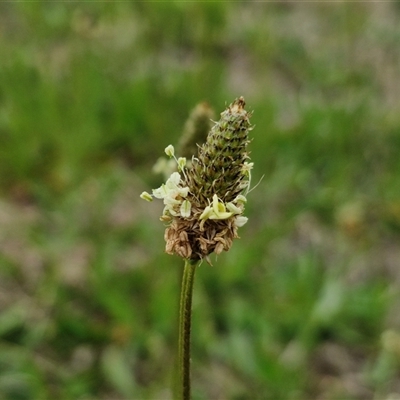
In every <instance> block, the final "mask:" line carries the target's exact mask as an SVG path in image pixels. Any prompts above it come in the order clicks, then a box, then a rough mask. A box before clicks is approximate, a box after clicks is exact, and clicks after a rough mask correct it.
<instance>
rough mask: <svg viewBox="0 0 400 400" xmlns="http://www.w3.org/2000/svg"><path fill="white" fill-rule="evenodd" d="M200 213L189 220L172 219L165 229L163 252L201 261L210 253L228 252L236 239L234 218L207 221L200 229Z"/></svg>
mask: <svg viewBox="0 0 400 400" xmlns="http://www.w3.org/2000/svg"><path fill="white" fill-rule="evenodd" d="M199 216H200V212H199V211H198V212H196V213H195V214H194V215H192V217H191V218H186V219H184V218H179V217H175V218H173V220H172V222H171V224H170V225H169V226H168V227H167V228H166V230H165V234H164V239H165V241H166V247H165V251H166V252H167V253H168V254H177V255H178V256H180V257H183V258H186V259H191V260H201V259H203V258H205V257H207V256H208V255H209V254H211V253H213V252H214V253H215V254H220V253H222V251H228V250H229V249H230V247H231V246H232V241H233V239H235V238H238V237H239V236H238V234H237V227H236V226H235V224H234V221H235V217H231V218H228V219H225V220H207V221H205V223H204V224H203V226H202V227H200V222H201V221H200V220H199Z"/></svg>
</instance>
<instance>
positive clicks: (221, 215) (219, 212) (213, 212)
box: [199, 194, 233, 220]
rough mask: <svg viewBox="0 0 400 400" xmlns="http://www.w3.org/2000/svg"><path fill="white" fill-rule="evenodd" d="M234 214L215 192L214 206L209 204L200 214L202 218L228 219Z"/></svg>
mask: <svg viewBox="0 0 400 400" xmlns="http://www.w3.org/2000/svg"><path fill="white" fill-rule="evenodd" d="M232 215H233V213H232V212H227V211H226V208H225V204H224V203H223V202H222V201H219V200H218V196H217V195H216V194H214V196H213V202H212V207H211V205H209V206H207V207H206V208H205V209H204V211H203V212H202V214H201V215H200V217H199V218H200V219H202V220H206V219H227V218H229V217H231V216H232Z"/></svg>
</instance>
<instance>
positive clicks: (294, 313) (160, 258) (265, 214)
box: [0, 1, 400, 400]
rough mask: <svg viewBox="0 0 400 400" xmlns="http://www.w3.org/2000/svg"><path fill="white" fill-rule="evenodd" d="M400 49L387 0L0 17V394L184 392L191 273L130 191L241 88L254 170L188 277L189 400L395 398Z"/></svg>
mask: <svg viewBox="0 0 400 400" xmlns="http://www.w3.org/2000/svg"><path fill="white" fill-rule="evenodd" d="M399 39H400V8H399V3H397V2H391V3H389V2H386V3H385V2H383V3H382V2H380V3H369V2H365V3H360V2H357V3H340V4H335V3H329V4H328V3H326V4H317V3H295V2H284V1H282V2H277V3H262V2H261V3H260V2H250V1H247V2H235V3H231V2H159V3H154V2H131V3H129V2H115V3H113V2H100V3H98V2H97V3H94V2H72V3H66V2H35V3H29V2H9V3H2V4H1V5H0V60H1V61H0V171H1V173H0V192H1V200H0V310H1V313H0V397H1V398H2V399H12V400H14V399H15V400H24V399H54V398H57V399H66V400H67V399H111V398H112V399H168V398H172V394H171V389H170V388H171V386H172V380H173V377H174V357H175V353H176V340H177V332H176V322H177V309H178V298H179V293H178V292H179V280H180V273H181V269H182V262H181V261H180V260H179V259H177V258H175V257H170V256H167V255H166V254H164V242H163V229H164V228H163V226H162V224H161V223H160V222H159V221H158V217H159V215H160V213H161V209H162V205H161V204H157V203H154V204H153V203H151V204H148V203H144V202H143V201H141V200H140V199H139V194H140V193H141V192H142V191H143V190H149V189H150V188H151V187H157V186H158V185H159V184H160V183H161V181H162V177H160V176H156V175H154V174H153V173H152V170H151V168H152V166H153V164H154V163H155V161H156V159H157V158H158V157H159V156H160V155H162V152H163V149H164V147H166V146H167V145H168V144H170V143H173V144H174V143H176V142H177V141H178V139H179V136H180V133H181V131H182V127H183V124H184V122H185V120H186V118H187V116H188V114H189V112H190V110H191V109H192V108H193V107H194V106H195V105H196V104H197V103H198V102H200V101H207V102H208V103H209V104H210V105H212V107H213V108H214V109H215V110H216V112H217V113H219V112H221V111H223V109H224V107H225V105H226V104H227V103H230V102H231V101H232V100H233V99H234V98H236V97H238V96H240V95H243V96H244V97H245V99H246V100H247V104H248V108H249V109H253V110H254V116H253V119H252V120H253V123H254V124H255V125H256V128H255V129H254V131H253V132H252V133H253V136H254V140H253V143H252V145H251V149H252V153H251V156H252V159H253V161H254V162H255V169H254V175H255V177H254V181H255V182H257V181H258V179H260V178H261V176H264V178H263V179H262V181H261V183H260V185H259V186H258V187H257V189H256V190H254V191H253V192H252V193H251V195H249V203H248V207H247V215H248V217H249V223H248V224H247V225H246V226H245V227H244V228H242V229H241V236H242V239H241V240H239V241H236V242H235V243H234V246H233V248H232V250H231V251H230V252H229V253H226V254H222V255H221V256H219V258H218V260H217V261H215V263H214V264H215V266H214V267H209V266H208V265H206V264H203V265H202V266H201V267H200V269H199V270H198V273H197V278H196V279H197V281H196V285H195V299H194V321H193V379H194V382H193V385H194V399H273V400H278V399H282V400H289V399H293V400H294V399H298V400H304V399H307V398H309V399H311V398H312V399H341V400H344V399H349V400H350V399H351V400H353V399H357V400H358V399H379V400H381V399H389V398H390V399H398V398H399V397H398V396H399V393H400V313H399V310H400V300H399V299H400V296H399V295H400V293H399V292H400V289H399V283H400V268H399V266H400V265H399V264H400V263H399V260H400V244H399V236H400V157H399V151H400V132H399V127H400V114H399V112H398V110H399V109H400V97H399V95H398V93H399V92H400V72H399V71H400V50H399V46H398V43H399ZM396 396H397V397H396Z"/></svg>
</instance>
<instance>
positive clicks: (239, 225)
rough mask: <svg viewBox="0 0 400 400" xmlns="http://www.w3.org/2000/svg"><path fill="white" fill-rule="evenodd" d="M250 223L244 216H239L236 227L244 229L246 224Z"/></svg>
mask: <svg viewBox="0 0 400 400" xmlns="http://www.w3.org/2000/svg"><path fill="white" fill-rule="evenodd" d="M247 221H248V218H247V217H243V216H242V215H238V216H237V217H236V218H235V222H234V223H235V225H236V226H237V227H238V228H240V227H242V226H243V225H244V224H245V223H246V222H247Z"/></svg>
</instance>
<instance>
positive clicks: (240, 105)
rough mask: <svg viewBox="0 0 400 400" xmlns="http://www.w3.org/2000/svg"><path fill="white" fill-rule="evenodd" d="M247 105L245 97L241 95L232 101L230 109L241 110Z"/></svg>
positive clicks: (233, 110)
mask: <svg viewBox="0 0 400 400" xmlns="http://www.w3.org/2000/svg"><path fill="white" fill-rule="evenodd" d="M245 105H246V102H245V101H244V97H243V96H240V97H239V98H237V99H236V100H235V101H234V102H233V103H232V105H231V106H230V109H231V111H232V112H239V111H241V110H243V109H244V106H245Z"/></svg>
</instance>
